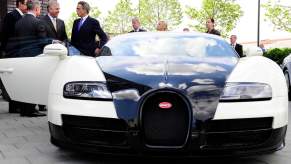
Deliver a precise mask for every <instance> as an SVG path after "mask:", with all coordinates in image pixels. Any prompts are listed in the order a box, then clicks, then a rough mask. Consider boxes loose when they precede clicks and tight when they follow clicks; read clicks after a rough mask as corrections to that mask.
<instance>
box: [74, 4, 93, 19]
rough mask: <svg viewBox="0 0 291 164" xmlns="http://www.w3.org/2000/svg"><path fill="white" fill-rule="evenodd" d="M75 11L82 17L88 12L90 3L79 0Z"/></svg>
mask: <svg viewBox="0 0 291 164" xmlns="http://www.w3.org/2000/svg"><path fill="white" fill-rule="evenodd" d="M76 11H77V15H78V16H79V17H84V16H86V15H88V14H89V12H90V5H89V4H88V3H87V2H85V1H79V2H78V5H77V9H76Z"/></svg>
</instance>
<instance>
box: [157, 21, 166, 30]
mask: <svg viewBox="0 0 291 164" xmlns="http://www.w3.org/2000/svg"><path fill="white" fill-rule="evenodd" d="M167 30H168V24H167V23H166V22H165V21H159V22H158V24H157V31H167Z"/></svg>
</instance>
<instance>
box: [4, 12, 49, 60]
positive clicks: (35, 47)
mask: <svg viewBox="0 0 291 164" xmlns="http://www.w3.org/2000/svg"><path fill="white" fill-rule="evenodd" d="M12 43H14V44H12ZM49 43H51V40H49V39H47V36H46V30H45V25H44V23H43V22H42V21H41V20H40V19H38V18H36V17H35V16H33V15H31V14H25V15H24V16H23V17H22V18H21V19H20V20H19V21H18V22H16V24H15V37H14V39H13V40H12V41H11V45H10V46H9V45H7V47H9V51H8V53H7V55H8V57H31V56H36V55H39V54H41V53H42V52H43V48H44V46H45V45H47V44H49ZM7 49H8V48H7Z"/></svg>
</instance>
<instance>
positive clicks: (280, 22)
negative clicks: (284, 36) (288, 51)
mask: <svg viewBox="0 0 291 164" xmlns="http://www.w3.org/2000/svg"><path fill="white" fill-rule="evenodd" d="M262 6H263V7H264V8H265V9H266V13H265V16H266V17H267V19H268V20H269V21H271V22H272V24H274V27H275V28H277V29H279V30H284V31H287V32H291V12H290V10H291V8H290V7H286V6H280V5H279V4H278V2H277V1H274V0H269V1H268V3H266V4H263V5H262Z"/></svg>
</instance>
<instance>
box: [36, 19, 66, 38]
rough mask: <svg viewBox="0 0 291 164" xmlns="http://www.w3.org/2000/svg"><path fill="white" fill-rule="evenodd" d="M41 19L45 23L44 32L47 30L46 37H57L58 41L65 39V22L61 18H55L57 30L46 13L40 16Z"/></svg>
mask: <svg viewBox="0 0 291 164" xmlns="http://www.w3.org/2000/svg"><path fill="white" fill-rule="evenodd" d="M41 20H42V21H43V22H44V24H45V28H46V32H47V37H49V38H52V39H57V40H60V41H66V40H67V39H68V37H67V33H66V28H65V23H64V21H63V20H61V19H59V18H57V20H56V22H57V31H56V30H55V28H54V25H53V23H52V21H51V19H50V17H49V16H48V15H45V16H43V17H42V18H41Z"/></svg>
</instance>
